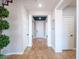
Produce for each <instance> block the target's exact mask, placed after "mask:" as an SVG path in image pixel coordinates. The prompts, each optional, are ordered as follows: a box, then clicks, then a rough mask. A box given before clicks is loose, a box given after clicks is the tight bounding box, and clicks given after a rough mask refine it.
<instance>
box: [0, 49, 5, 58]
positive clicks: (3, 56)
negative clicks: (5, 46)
mask: <svg viewBox="0 0 79 59" xmlns="http://www.w3.org/2000/svg"><path fill="white" fill-rule="evenodd" d="M0 59H6V57H5V55H2V54H1V48H0Z"/></svg>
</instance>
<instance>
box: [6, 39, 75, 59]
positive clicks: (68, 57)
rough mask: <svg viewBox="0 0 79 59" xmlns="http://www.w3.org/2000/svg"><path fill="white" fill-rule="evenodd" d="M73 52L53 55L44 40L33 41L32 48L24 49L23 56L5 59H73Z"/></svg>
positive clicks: (12, 56) (52, 51)
mask: <svg viewBox="0 0 79 59" xmlns="http://www.w3.org/2000/svg"><path fill="white" fill-rule="evenodd" d="M75 56H76V53H75V51H64V52H63V53H57V54H56V53H55V52H54V50H53V49H52V48H50V47H49V48H48V46H47V41H46V39H42V38H36V39H33V46H32V48H26V50H25V52H24V54H23V55H11V56H7V59H75Z"/></svg>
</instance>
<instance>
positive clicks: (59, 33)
mask: <svg viewBox="0 0 79 59" xmlns="http://www.w3.org/2000/svg"><path fill="white" fill-rule="evenodd" d="M62 40H63V19H62V10H57V9H55V52H62Z"/></svg>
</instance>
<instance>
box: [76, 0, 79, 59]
mask: <svg viewBox="0 0 79 59" xmlns="http://www.w3.org/2000/svg"><path fill="white" fill-rule="evenodd" d="M76 11H77V12H76V13H77V14H76V15H77V21H76V25H77V31H76V34H77V40H76V42H77V44H76V45H77V49H76V50H77V52H76V54H77V55H76V59H79V0H77V10H76Z"/></svg>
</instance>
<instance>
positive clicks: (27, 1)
mask: <svg viewBox="0 0 79 59" xmlns="http://www.w3.org/2000/svg"><path fill="white" fill-rule="evenodd" d="M59 1H60V0H23V4H24V5H25V8H26V9H27V10H29V11H51V10H53V9H54V8H55V6H56V5H57V3H58V2H59ZM39 3H41V4H42V7H41V8H39V7H38V4H39Z"/></svg>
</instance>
